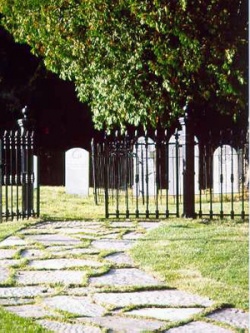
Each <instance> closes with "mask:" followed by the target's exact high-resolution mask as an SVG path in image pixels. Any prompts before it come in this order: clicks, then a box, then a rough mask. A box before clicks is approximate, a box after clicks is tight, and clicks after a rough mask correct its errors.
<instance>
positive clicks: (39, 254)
mask: <svg viewBox="0 0 250 333" xmlns="http://www.w3.org/2000/svg"><path fill="white" fill-rule="evenodd" d="M44 256H46V252H44V251H43V250H39V249H26V250H24V251H22V253H21V257H22V258H27V259H34V258H36V259H37V258H43V257H44Z"/></svg>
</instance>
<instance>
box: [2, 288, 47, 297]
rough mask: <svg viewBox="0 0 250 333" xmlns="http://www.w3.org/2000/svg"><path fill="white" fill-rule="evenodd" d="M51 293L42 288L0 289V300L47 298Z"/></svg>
mask: <svg viewBox="0 0 250 333" xmlns="http://www.w3.org/2000/svg"><path fill="white" fill-rule="evenodd" d="M52 293H53V289H52V288H47V287H43V286H30V287H4V288H0V297H1V298H11V297H20V298H22V297H36V296H47V295H49V294H52Z"/></svg>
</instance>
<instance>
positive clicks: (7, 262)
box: [0, 259, 21, 267]
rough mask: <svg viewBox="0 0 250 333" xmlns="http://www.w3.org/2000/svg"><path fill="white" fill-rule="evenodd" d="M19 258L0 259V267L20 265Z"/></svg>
mask: <svg viewBox="0 0 250 333" xmlns="http://www.w3.org/2000/svg"><path fill="white" fill-rule="evenodd" d="M20 263H21V260H19V259H3V260H0V267H11V266H16V265H20Z"/></svg>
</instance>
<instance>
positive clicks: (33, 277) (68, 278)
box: [16, 270, 85, 285]
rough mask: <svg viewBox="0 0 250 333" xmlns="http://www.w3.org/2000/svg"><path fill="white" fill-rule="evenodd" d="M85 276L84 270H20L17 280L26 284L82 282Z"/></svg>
mask: <svg viewBox="0 0 250 333" xmlns="http://www.w3.org/2000/svg"><path fill="white" fill-rule="evenodd" d="M84 277H85V273H84V272H82V271H61V270H57V271H20V272H19V273H18V274H17V277H16V281H17V282H18V283H19V284H24V285H34V284H40V283H63V284H81V283H82V282H83V279H84Z"/></svg>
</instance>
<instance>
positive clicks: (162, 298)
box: [93, 289, 213, 307]
mask: <svg viewBox="0 0 250 333" xmlns="http://www.w3.org/2000/svg"><path fill="white" fill-rule="evenodd" d="M93 298H94V300H95V301H96V302H98V303H101V304H107V305H112V306H116V307H125V306H130V305H134V306H137V305H142V306H145V305H158V306H190V307H191V306H198V305H199V306H204V307H206V306H211V305H212V304H213V302H212V301H210V300H209V299H208V298H206V297H200V296H198V295H193V294H189V293H187V292H184V291H180V290H168V289H167V290H152V291H138V292H126V293H118V292H116V293H96V294H94V295H93Z"/></svg>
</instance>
